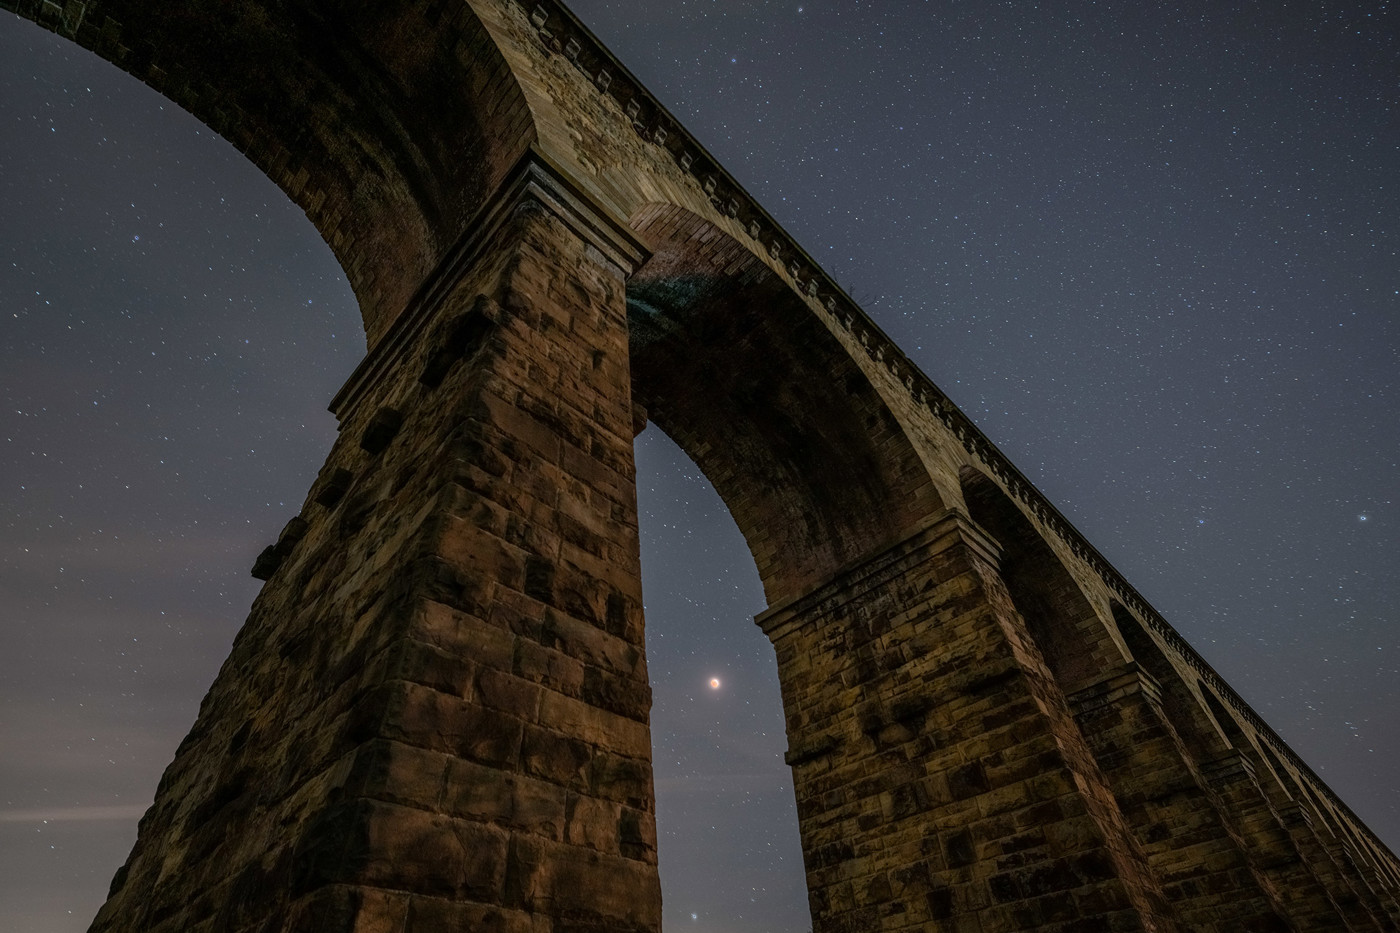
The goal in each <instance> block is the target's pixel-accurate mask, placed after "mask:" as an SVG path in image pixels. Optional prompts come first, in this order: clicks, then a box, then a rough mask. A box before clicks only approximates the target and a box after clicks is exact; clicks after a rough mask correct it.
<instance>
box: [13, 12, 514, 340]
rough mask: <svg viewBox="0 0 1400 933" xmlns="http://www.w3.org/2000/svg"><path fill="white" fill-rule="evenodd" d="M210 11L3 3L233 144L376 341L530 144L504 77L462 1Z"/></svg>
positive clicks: (509, 78) (494, 53)
mask: <svg viewBox="0 0 1400 933" xmlns="http://www.w3.org/2000/svg"><path fill="white" fill-rule="evenodd" d="M209 6H210V5H209V4H200V3H191V4H185V3H174V4H164V3H163V4H152V3H140V2H135V0H92V2H67V3H64V4H62V5H59V4H54V3H45V2H38V0H18V2H16V0H6V2H0V7H3V8H5V9H9V10H12V11H13V12H15V13H17V14H18V15H20V16H22V17H24V18H26V19H30V20H33V21H35V22H36V23H38V24H39V25H41V26H44V27H46V28H48V29H51V30H53V31H54V32H57V33H59V34H60V35H64V36H66V37H68V38H70V39H72V40H74V41H75V42H77V43H78V44H79V45H81V46H83V47H85V48H87V49H89V50H90V51H93V52H95V53H96V54H98V55H99V56H101V57H102V58H104V59H106V60H107V61H109V62H111V63H112V64H113V65H115V66H116V67H118V68H120V69H122V70H123V71H125V72H127V73H128V74H131V75H132V76H134V77H136V78H138V79H140V80H142V81H144V82H145V83H146V84H148V85H150V86H151V87H153V88H154V89H155V90H157V91H159V92H160V93H162V94H164V95H165V96H166V97H167V98H169V99H170V100H171V101H173V102H174V103H176V104H178V105H179V106H181V107H183V108H185V109H186V110H188V111H189V112H190V113H192V114H193V115H194V116H195V117H196V118H198V119H199V120H200V121H202V122H203V123H205V124H206V125H208V126H209V127H210V128H211V129H213V130H215V131H216V132H218V133H219V134H220V135H222V136H223V137H224V138H226V139H227V140H228V141H229V142H231V143H232V144H233V145H234V146H235V147H236V148H238V149H239V150H240V151H242V152H244V153H245V154H246V155H247V157H248V158H249V159H250V160H251V161H252V162H253V163H254V164H256V165H257V166H258V167H259V168H260V169H262V171H263V172H265V173H266V174H267V176H268V177H269V178H270V179H271V180H272V181H273V182H274V183H275V184H276V185H277V186H278V187H279V188H281V189H282V190H283V191H284V192H285V193H286V194H287V196H288V197H289V198H291V199H292V201H294V202H295V203H296V204H297V205H298V206H300V207H301V208H302V209H303V210H304V211H305V212H306V214H307V216H308V218H310V220H311V222H312V223H313V224H314V225H315V227H316V229H317V230H318V231H319V232H320V234H321V236H322V237H323V238H324V239H325V240H326V242H327V243H328V244H329V245H330V247H331V249H332V250H333V251H334V253H335V256H336V258H337V260H339V262H340V264H341V267H342V268H343V269H344V270H345V273H346V277H347V278H348V279H349V281H350V284H351V286H352V287H353V288H354V290H355V294H356V296H357V298H358V299H359V302H360V307H361V314H362V316H363V318H364V322H365V330H366V333H367V336H368V339H369V343H370V344H371V345H373V344H374V343H375V342H376V341H377V340H378V338H379V337H380V336H381V335H382V334H383V333H384V332H385V331H386V330H387V329H388V327H389V325H390V324H391V323H392V322H393V320H394V319H395V318H396V317H397V316H398V315H399V314H400V313H401V312H402V311H403V310H404V308H405V307H406V306H407V305H408V303H409V301H410V300H411V298H412V296H413V295H414V293H415V292H416V291H417V290H418V288H419V287H420V286H421V285H422V283H423V281H424V279H425V278H426V277H427V276H428V275H429V274H430V273H431V272H432V270H433V269H434V268H435V267H436V266H437V264H438V262H439V261H440V260H441V259H442V258H443V256H444V255H445V254H446V253H447V251H448V250H449V249H450V248H451V246H452V245H453V244H454V243H455V242H456V241H457V239H458V238H459V237H460V236H461V235H462V233H463V232H464V230H465V229H466V227H467V224H468V222H469V221H470V220H471V218H472V217H473V215H474V214H475V213H476V211H477V210H478V209H480V208H481V206H482V205H483V203H485V201H486V200H487V198H488V196H489V195H490V193H491V192H493V191H494V190H495V189H496V188H497V187H498V185H499V184H500V182H501V180H502V179H504V178H505V177H506V176H507V174H508V173H509V171H510V169H511V168H512V167H513V166H514V165H515V163H516V162H517V161H518V160H519V158H520V156H521V155H522V154H523V153H524V152H525V151H526V150H527V149H528V148H529V146H530V143H531V141H532V140H533V136H534V134H533V125H532V123H531V121H530V119H529V112H528V109H527V108H526V106H525V101H524V97H523V95H522V93H521V91H520V89H519V87H518V85H517V83H516V81H515V78H514V76H513V75H512V73H511V71H510V70H509V69H508V68H507V67H506V66H505V63H504V60H503V58H502V57H501V55H500V53H499V52H498V51H497V50H496V48H495V45H494V43H493V42H492V40H491V38H490V37H489V35H488V34H487V32H486V31H485V30H484V29H483V27H482V25H481V23H480V21H479V20H478V19H477V17H476V15H475V14H474V13H473V12H472V11H471V10H470V9H469V8H468V7H467V6H466V5H465V4H462V3H460V2H458V3H448V4H443V5H440V6H439V7H438V8H437V11H436V13H433V12H430V11H429V10H427V9H425V8H424V7H423V6H422V5H419V4H352V5H331V4H324V3H300V4H280V3H271V2H266V0H238V2H233V3H220V4H218V6H217V10H215V11H211V10H210V9H209Z"/></svg>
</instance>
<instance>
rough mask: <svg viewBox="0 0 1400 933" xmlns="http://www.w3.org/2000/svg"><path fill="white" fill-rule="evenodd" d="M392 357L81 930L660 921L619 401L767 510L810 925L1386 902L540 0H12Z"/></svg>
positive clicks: (1101, 922) (369, 379) (1165, 652)
mask: <svg viewBox="0 0 1400 933" xmlns="http://www.w3.org/2000/svg"><path fill="white" fill-rule="evenodd" d="M0 7H4V8H5V9H9V10H13V11H15V12H17V13H18V14H19V15H21V16H24V17H27V18H29V19H32V20H34V21H36V22H38V23H40V24H41V25H44V26H46V27H48V28H49V29H51V30H53V31H55V32H57V33H59V34H61V35H64V36H67V37H69V38H71V39H73V40H74V41H76V42H77V43H79V44H80V45H82V46H84V47H85V48H88V49H90V50H92V51H93V52H95V53H97V54H98V55H100V56H102V57H103V58H105V59H107V60H108V61H110V62H112V63H114V64H115V65H117V66H118V67H120V68H122V69H124V70H125V71H127V72H129V73H131V74H133V75H135V76H136V77H138V78H140V79H141V80H143V81H145V82H146V83H147V84H149V85H151V86H152V87H154V88H156V89H157V90H158V91H160V92H161V93H163V94H164V95H166V96H167V97H168V98H170V99H171V100H172V101H174V102H175V103H177V104H179V105H181V106H182V107H184V108H186V109H187V110H189V111H190V112H192V113H193V114H195V115H196V116H197V117H198V118H199V119H201V120H202V121H204V122H205V123H206V124H207V125H208V126H210V127H211V128H213V129H214V130H216V131H218V132H219V133H221V134H223V136H225V137H226V138H227V139H228V140H230V141H231V142H232V143H233V144H234V145H235V146H237V147H238V148H239V149H240V150H241V151H243V152H244V153H245V154H246V155H247V157H248V158H249V159H250V160H252V161H253V162H254V163H255V164H257V165H258V166H259V167H260V168H261V169H262V170H263V171H264V172H265V173H266V174H267V175H268V176H269V177H270V178H271V179H272V180H273V181H274V182H275V183H276V184H277V185H279V186H280V187H281V189H282V190H283V191H285V192H286V194H287V196H288V197H290V198H292V199H293V200H294V201H295V202H296V203H297V204H298V205H300V206H301V207H302V208H303V209H304V210H305V211H306V213H307V215H308V216H309V217H310V218H311V220H312V221H313V222H314V223H315V225H316V227H317V228H318V229H319V230H320V232H321V234H322V236H323V237H324V238H325V239H326V241H327V242H328V243H329V244H330V246H331V248H332V249H333V250H334V252H335V254H336V256H337V257H338V259H339V261H340V263H341V265H342V266H343V268H344V270H345V272H346V274H347V276H348V277H349V280H350V282H351V284H352V285H353V287H354V289H355V291H356V294H357V296H358V298H359V301H360V304H361V308H362V311H363V315H364V322H365V331H366V334H367V336H368V344H369V348H370V349H369V353H368V355H367V356H366V358H365V360H364V362H363V363H362V364H361V365H360V367H359V368H358V370H357V371H356V372H355V374H354V375H353V376H352V378H351V379H350V381H349V382H348V383H347V385H346V386H345V387H344V389H343V390H342V391H341V392H340V393H339V395H338V396H337V398H336V399H335V401H334V403H333V409H334V411H335V413H336V415H337V417H338V418H339V419H340V425H341V433H340V439H339V440H338V442H337V443H336V444H335V446H334V449H333V450H332V451H331V453H330V455H329V457H328V459H327V461H326V465H325V467H324V468H323V470H322V471H321V473H320V476H319V478H318V479H317V480H316V482H315V484H314V486H313V487H312V489H311V490H310V493H309V494H308V496H307V499H306V502H305V505H304V506H303V507H302V509H301V511H300V512H299V513H298V514H297V515H296V516H295V517H293V518H292V519H291V520H290V521H289V522H288V523H287V526H286V528H285V529H284V530H283V531H282V533H281V535H280V537H279V539H278V540H277V542H276V543H275V544H273V545H271V546H270V547H269V548H268V549H267V550H266V551H265V552H264V553H263V555H262V556H261V557H260V558H259V559H258V561H257V564H256V566H255V568H254V573H255V575H257V576H259V577H261V578H263V579H265V580H266V581H267V582H266V585H265V587H264V588H263V590H262V593H261V595H260V596H259V597H258V599H257V601H256V602H255V604H254V606H253V609H252V613H251V615H250V617H249V619H248V621H247V623H246V625H245V626H244V628H243V630H242V632H241V633H240V634H239V636H238V639H237V641H236V642H235V644H234V647H233V650H232V653H231V655H230V657H229V658H228V660H227V662H226V663H225V664H224V667H223V669H222V671H221V673H220V674H219V677H218V679H217V681H216V682H215V684H214V686H213V687H212V689H211V690H210V692H209V694H208V696H207V697H206V699H205V700H204V703H203V705H202V707H201V709H200V713H199V717H198V720H197V721H196V723H195V725H194V727H193V729H192V730H191V732H190V734H189V736H188V737H187V738H186V739H185V741H184V743H183V744H182V745H181V746H180V748H179V750H178V752H177V753H176V757H175V761H174V762H173V763H172V764H171V765H170V767H169V769H168V770H167V771H166V773H165V776H164V778H163V779H162V781H161V784H160V787H159V790H158V791H157V794H156V801H155V804H154V806H152V808H151V809H150V811H149V812H148V813H147V814H146V816H145V817H144V819H142V821H141V826H140V833H139V838H138V840H137V843H136V846H135V848H134V849H133V851H132V853H131V856H130V858H129V860H128V862H127V864H126V865H125V866H124V867H122V868H121V869H120V870H119V871H118V872H117V875H116V878H115V880H114V881H113V883H112V889H111V895H110V899H109V901H108V903H107V904H106V906H105V907H104V908H103V909H102V911H101V913H100V914H99V915H98V917H97V920H96V922H95V924H94V926H93V929H94V930H99V931H108V930H112V931H118V930H120V931H143V933H145V931H150V933H156V931H180V933H215V931H219V933H252V931H274V930H285V931H305V933H351V931H355V933H381V931H382V933H390V931H393V933H423V931H447V930H483V931H485V930H490V931H502V933H506V931H509V933H527V931H528V933H564V931H603V930H607V931H657V930H659V928H660V923H661V919H660V918H661V910H660V901H661V894H660V886H659V882H658V877H657V870H656V864H657V863H656V855H657V853H656V833H655V824H654V818H653V813H654V807H653V792H652V776H651V740H650V735H649V731H648V714H649V707H650V690H649V688H648V680H647V671H646V657H645V653H644V647H643V644H644V643H643V619H642V609H641V607H642V602H641V596H642V594H641V584H640V572H639V564H638V537H637V516H636V496H635V490H634V468H633V459H632V438H633V437H634V436H635V434H636V432H638V431H639V430H640V429H641V427H642V426H643V425H644V424H646V423H647V421H648V420H650V421H652V422H654V423H655V424H656V425H658V426H659V427H660V428H661V429H662V430H663V431H665V432H666V433H667V434H668V435H670V436H671V437H672V438H673V439H674V440H675V441H676V442H677V443H678V444H679V445H680V446H681V447H682V448H683V449H684V450H685V452H686V453H687V454H688V455H689V456H690V457H691V458H692V459H693V460H694V461H695V462H696V463H697V464H698V465H699V466H700V468H701V469H702V470H703V471H704V473H705V474H706V476H708V477H709V479H710V480H711V481H712V482H713V483H714V485H715V487H716V488H717V489H718V491H719V493H720V495H721V496H722V497H723V498H724V500H725V502H726V503H727V505H728V507H729V509H730V510H731V512H732V513H733V516H734V518H735V520H736V521H737V523H738V525H739V527H740V529H741V530H742V532H743V533H744V536H745V537H746V539H747V541H748V545H749V548H750V550H751V551H752V553H753V557H754V560H755V562H756V563H757V566H758V569H759V572H760V575H761V577H762V580H763V585H764V587H765V591H766V596H767V600H768V604H769V608H768V609H767V610H766V611H765V612H764V613H762V614H761V615H760V616H759V618H758V620H757V621H758V624H759V625H760V626H762V628H763V630H764V632H766V633H767V634H768V636H769V638H770V639H771V640H772V642H773V645H774V648H775V650H776V652H777V659H778V670H779V677H780V681H781V684H782V694H783V704H784V710H785V714H786V721H787V732H788V741H789V751H788V753H787V760H788V763H789V764H790V765H791V767H792V770H793V779H794V782H795V787H796V793H797V804H798V813H799V819H800V831H801V837H802V846H803V852H804V856H805V865H806V874H807V885H808V890H809V896H810V903H811V911H812V919H813V927H814V929H815V930H816V931H818V933H833V931H852V933H865V931H895V930H915V929H917V930H960V931H983V933H991V931H1013V930H1047V929H1050V930H1055V929H1063V930H1155V931H1169V930H1203V931H1221V933H1240V931H1273V930H1280V931H1281V930H1297V931H1312V930H1358V931H1359V930H1367V931H1375V930H1395V929H1397V922H1400V900H1398V898H1400V863H1398V862H1397V859H1396V857H1395V856H1394V855H1393V854H1392V853H1391V852H1390V851H1389V850H1388V849H1387V848H1386V847H1385V846H1384V845H1383V844H1382V843H1381V842H1380V841H1379V840H1378V839H1376V837H1375V836H1374V835H1373V834H1372V833H1370V832H1369V831H1368V830H1367V829H1366V827H1365V826H1363V825H1362V824H1361V822H1360V821H1359V820H1358V819H1357V818H1356V817H1355V816H1354V815H1353V814H1352V813H1351V811H1350V810H1349V809H1348V808H1347V807H1346V805H1345V804H1343V803H1342V802H1341V801H1340V800H1338V799H1337V798H1336V796H1335V795H1334V794H1333V793H1332V792H1331V791H1330V790H1329V789H1328V788H1327V787H1326V785H1325V784H1323V782H1322V781H1321V780H1320V779H1319V778H1318V777H1317V776H1316V775H1315V774H1314V773H1313V771H1312V770H1311V769H1310V768H1309V767H1308V766H1307V765H1306V764H1304V763H1303V762H1302V761H1301V760H1299V759H1298V757H1297V756H1296V755H1295V754H1294V753H1293V752H1292V751H1290V750H1289V748H1288V747H1287V746H1286V745H1285V744H1284V743H1283V742H1282V740H1280V739H1279V737H1278V736H1277V735H1275V734H1274V732H1273V731H1272V730H1271V729H1269V727H1268V726H1267V725H1265V724H1264V723H1263V722H1262V721H1261V720H1260V719H1259V717H1258V716H1257V715H1256V714H1255V713H1254V712H1253V711H1252V710H1250V709H1249V707H1248V706H1247V705H1246V704H1245V703H1244V702H1243V701H1242V700H1241V699H1240V698H1239V697H1238V696H1237V695H1236V694H1235V693H1234V692H1233V691H1232V690H1231V689H1230V688H1229V686H1227V685H1226V684H1225V683H1224V682H1223V681H1222V680H1221V679H1220V678H1219V677H1218V676H1217V675H1216V674H1215V673H1214V671H1212V670H1211V668H1210V667H1209V666H1208V665H1207V664H1206V663H1205V662H1204V661H1202V660H1201V658H1200V657H1199V656H1198V655H1197V654H1196V653H1195V652H1194V651H1193V650H1192V649H1191V648H1190V647H1189V646H1187V645H1186V644H1185V643H1184V642H1183V641H1182V640H1181V638H1180V637H1179V636H1178V635H1177V634H1176V633H1175V632H1174V631H1173V630H1172V628H1171V627H1170V626H1169V625H1167V623H1166V622H1165V621H1163V619H1162V618H1161V617H1160V616H1159V615H1158V614H1157V613H1156V612H1154V611H1153V609H1152V608H1151V607H1150V606H1149V605H1147V603H1146V602H1145V601H1144V600H1143V599H1142V598H1141V597H1140V596H1139V595H1138V594H1137V592H1136V591H1135V590H1134V589H1133V587H1132V586H1131V585H1130V584H1128V583H1127V582H1126V581H1125V580H1123V579H1122V578H1121V577H1120V576H1119V574H1118V573H1117V572H1116V571H1115V570H1114V569H1113V568H1112V567H1111V566H1110V565H1109V564H1108V563H1107V562H1106V561H1105V560H1104V559H1103V558H1102V557H1101V556H1100V555H1099V554H1098V552H1097V551H1095V550H1094V548H1093V547H1092V546H1091V545H1090V544H1088V543H1087V542H1086V541H1085V540H1084V539H1083V538H1082V537H1081V536H1080V535H1079V533H1078V532H1077V531H1076V530H1075V529H1074V528H1073V527H1071V526H1070V524H1069V523H1068V522H1067V521H1066V520H1065V519H1064V518H1063V517H1062V516H1061V515H1060V514H1059V512H1057V511H1056V509H1055V508H1054V506H1052V505H1051V504H1050V503H1049V502H1047V501H1046V500H1045V499H1044V498H1043V497H1042V496H1041V495H1040V493H1038V492H1037V491H1036V490H1035V489H1034V488H1033V487H1032V486H1031V485H1030V483H1028V482H1027V481H1026V479H1025V478H1024V477H1023V476H1022V475H1021V474H1020V473H1019V472H1018V471H1017V470H1016V468H1015V467H1014V466H1012V465H1011V464H1010V463H1009V462H1007V460H1006V459H1005V458H1004V457H1003V456H1002V455H1001V454H1000V453H999V452H998V451H997V449H996V448H995V447H993V446H992V444H991V443H989V442H988V441H987V439H986V438H985V437H984V436H983V435H982V434H981V433H980V432H979V431H978V430H977V428H976V427H975V426H974V425H973V424H972V423H971V422H970V421H968V419H967V418H966V417H965V416H964V415H963V414H962V413H961V412H959V411H958V410H957V409H956V408H955V407H954V406H953V405H952V404H951V403H950V402H949V401H948V399H947V398H946V397H945V396H944V395H943V394H942V393H941V392H940V391H939V390H938V388H937V387H935V386H934V385H933V384H932V383H931V382H929V380H928V379H927V378H926V377H925V376H924V375H923V374H922V373H920V372H919V371H918V370H917V369H916V368H915V367H914V366H913V365H912V364H911V363H910V362H909V361H908V360H907V359H906V358H905V356H904V355H903V354H902V353H901V352H900V350H899V349H898V348H897V347H895V346H894V345H893V344H892V343H891V342H890V341H889V339H888V338H887V337H886V336H885V335H884V334H883V333H881V331H880V329H879V328H878V327H877V326H876V325H875V324H874V323H872V322H871V320H870V319H869V318H868V317H867V316H866V315H865V314H864V313H863V312H862V311H861V310H860V309H859V308H858V307H856V305H855V304H854V303H853V302H852V301H851V300H850V299H849V297H848V296H846V295H845V294H844V293H843V292H842V291H841V289H840V288H839V287H837V286H836V284H835V283H834V282H833V281H832V280H831V279H830V277H828V276H827V275H826V274H825V273H824V272H823V271H822V270H821V269H820V268H819V267H818V266H817V265H816V263H815V262H813V261H812V259H811V257H809V256H808V255H807V254H806V253H804V252H803V251H802V250H801V249H800V248H799V247H798V246H797V245H796V244H795V243H794V242H793V240H792V239H791V238H790V237H789V236H788V235H787V234H786V233H785V232H784V231H783V230H782V229H781V228H780V227H779V226H778V225H777V224H776V223H775V222H774V221H773V219H772V218H771V217H770V216H769V215H768V214H767V213H766V212H765V211H764V210H763V209H762V208H761V207H760V206H758V205H757V204H756V203H754V201H753V200H752V199H751V198H750V197H749V196H748V195H747V194H746V193H745V192H744V191H743V190H742V189H741V188H740V187H739V186H738V185H737V184H736V183H735V181H734V180H733V178H731V177H730V176H729V175H728V174H727V173H726V172H725V171H724V169H723V168H722V167H721V166H719V165H718V164H716V162H715V160H714V159H713V158H712V157H711V156H710V155H709V154H708V153H707V152H706V151H705V150H704V148H703V147H701V146H700V145H699V144H697V143H696V141H695V140H694V139H693V138H692V137H691V136H690V135H689V134H688V133H687V132H686V131H685V129H684V128H682V127H681V126H680V125H679V124H678V123H677V122H676V121H675V120H674V118H673V117H672V116H671V115H670V114H669V113H668V112H667V111H666V110H665V108H664V107H662V106H661V105H660V104H658V103H657V101H656V100H655V99H654V98H653V97H652V96H651V95H650V94H649V93H648V92H647V91H646V89H645V88H643V87H642V86H641V85H640V83H638V81H637V80H636V79H635V78H634V77H633V76H632V75H631V73H630V72H628V70H627V69H626V68H625V67H624V66H623V65H622V64H621V63H619V62H618V61H617V60H616V59H615V58H613V56H612V55H611V54H610V53H609V52H608V51H607V50H606V49H604V48H603V47H602V46H601V45H600V44H599V43H598V41H597V40H596V39H595V38H594V37H593V36H592V35H591V34H590V33H589V31H588V30H587V29H586V28H585V27H584V26H583V25H582V24H581V23H580V22H579V21H578V20H577V19H576V18H575V17H574V16H573V15H572V14H571V13H570V12H569V11H568V10H566V9H565V8H563V7H562V6H559V5H558V4H557V3H556V2H554V0H543V2H540V3H539V4H538V5H537V4H536V3H535V2H534V0H527V2H526V3H524V4H523V5H522V4H519V3H516V2H512V0H395V2H389V0H382V2H376V3H330V2H327V0H280V2H273V0H223V2H213V0H200V2H186V3H150V2H139V0H0Z"/></svg>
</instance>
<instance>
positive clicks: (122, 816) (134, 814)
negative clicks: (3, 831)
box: [0, 804, 150, 823]
mask: <svg viewBox="0 0 1400 933" xmlns="http://www.w3.org/2000/svg"><path fill="white" fill-rule="evenodd" d="M148 806H150V804H139V805H134V804H131V805H127V806H122V807H43V808H40V809H37V810H0V823H98V822H103V821H107V820H136V819H140V818H141V814H143V813H145V812H146V808H147V807H148Z"/></svg>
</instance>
